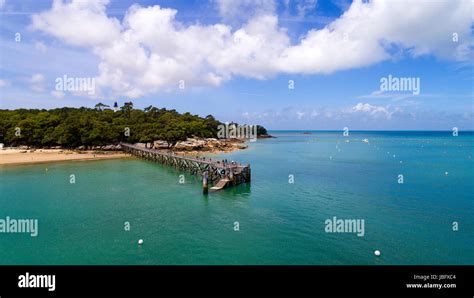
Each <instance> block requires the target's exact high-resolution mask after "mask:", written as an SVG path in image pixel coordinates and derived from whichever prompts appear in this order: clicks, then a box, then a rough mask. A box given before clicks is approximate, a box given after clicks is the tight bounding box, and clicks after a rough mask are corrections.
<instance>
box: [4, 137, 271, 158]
mask: <svg viewBox="0 0 474 298" xmlns="http://www.w3.org/2000/svg"><path fill="white" fill-rule="evenodd" d="M270 137H271V136H270ZM135 145H137V146H141V147H145V148H152V149H157V150H171V151H173V152H175V153H187V154H199V153H228V152H232V151H235V150H242V149H246V148H247V147H248V145H247V144H246V141H245V140H242V139H216V138H203V139H201V138H188V139H187V140H186V141H182V142H178V143H176V145H175V146H174V147H172V148H169V147H168V143H167V142H166V141H155V142H153V143H136V144H135ZM4 149H6V148H4ZM8 149H11V150H18V152H20V153H27V152H35V151H41V150H57V151H58V152H61V151H62V150H64V151H69V152H72V151H74V152H77V153H82V152H110V151H120V150H121V149H122V148H121V145H120V144H110V145H104V146H79V147H76V148H64V147H61V146H53V147H47V148H35V147H30V146H18V147H8Z"/></svg>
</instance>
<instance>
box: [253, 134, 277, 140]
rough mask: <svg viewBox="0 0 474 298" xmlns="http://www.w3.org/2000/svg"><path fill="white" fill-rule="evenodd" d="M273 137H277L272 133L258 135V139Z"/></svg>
mask: <svg viewBox="0 0 474 298" xmlns="http://www.w3.org/2000/svg"><path fill="white" fill-rule="evenodd" d="M272 138H276V137H274V136H272V135H269V134H263V135H258V136H257V139H272Z"/></svg>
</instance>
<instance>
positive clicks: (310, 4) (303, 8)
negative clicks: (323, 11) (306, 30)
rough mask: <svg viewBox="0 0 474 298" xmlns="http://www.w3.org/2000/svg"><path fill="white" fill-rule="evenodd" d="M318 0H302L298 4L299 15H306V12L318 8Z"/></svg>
mask: <svg viewBox="0 0 474 298" xmlns="http://www.w3.org/2000/svg"><path fill="white" fill-rule="evenodd" d="M317 4H318V1H317V0H302V1H299V2H298V4H297V5H296V9H297V11H298V16H300V17H304V16H305V15H306V14H308V13H310V12H311V11H313V10H315V9H316V5H317Z"/></svg>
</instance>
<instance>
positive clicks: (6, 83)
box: [0, 79, 10, 88]
mask: <svg viewBox="0 0 474 298" xmlns="http://www.w3.org/2000/svg"><path fill="white" fill-rule="evenodd" d="M8 86H10V81H9V80H4V79H0V88H3V87H8Z"/></svg>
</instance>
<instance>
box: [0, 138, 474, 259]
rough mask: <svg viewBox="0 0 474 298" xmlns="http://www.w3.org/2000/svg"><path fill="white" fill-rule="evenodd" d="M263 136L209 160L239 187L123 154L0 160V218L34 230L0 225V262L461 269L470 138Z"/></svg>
mask: <svg viewBox="0 0 474 298" xmlns="http://www.w3.org/2000/svg"><path fill="white" fill-rule="evenodd" d="M270 134H272V135H274V136H275V137H276V138H270V139H258V140H257V141H255V142H249V143H248V145H249V146H248V148H247V149H245V150H239V151H235V152H232V153H228V154H219V155H212V157H214V158H221V159H227V160H229V161H236V162H239V163H249V164H250V165H251V169H252V181H251V182H250V183H248V184H243V185H239V186H236V187H232V188H228V189H225V190H221V191H218V192H213V193H209V194H207V195H204V194H203V191H202V183H201V180H200V178H199V177H197V176H193V175H190V174H187V173H184V172H181V171H179V170H177V169H174V168H169V167H166V166H163V165H160V164H156V163H153V162H150V161H145V160H139V159H136V158H127V159H117V160H102V161H75V162H58V163H46V164H37V165H24V166H4V167H2V168H1V171H0V220H3V221H4V222H5V220H6V219H7V217H8V218H9V219H10V220H11V219H30V220H37V223H38V231H37V235H36V236H35V237H34V236H32V235H31V234H29V233H7V232H5V231H4V232H0V264H3V265H5V264H8V265H9V264H16V265H19V264H27V265H32V264H42V265H49V264H59V265H62V264H73V265H83V264H97V265H111V264H115V265H129V264H130V265H131V264H136V265H165V264H166V265H195V264H197V265H252V264H257V265H264V264H265V265H406V264H409V265H438V264H440V265H441V264H470V265H473V264H474V192H473V188H474V183H473V182H474V159H473V158H474V133H473V132H463V131H460V132H459V135H457V136H453V133H452V132H450V131H444V132H437V131H429V132H426V131H350V132H348V135H344V134H343V132H342V131H270ZM337 220H343V221H344V223H345V222H346V221H347V222H351V221H352V222H355V221H357V222H359V223H360V222H362V221H363V223H364V224H363V228H364V230H363V233H355V231H354V230H352V231H351V230H350V226H347V227H346V226H345V227H344V229H340V230H339V229H331V228H328V225H329V224H328V222H331V223H333V222H336V221H337ZM140 239H141V240H142V241H143V243H142V244H141V245H139V244H138V241H139V240H140ZM375 251H378V252H379V253H380V254H379V255H376V254H375ZM377 254H378V253H377Z"/></svg>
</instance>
